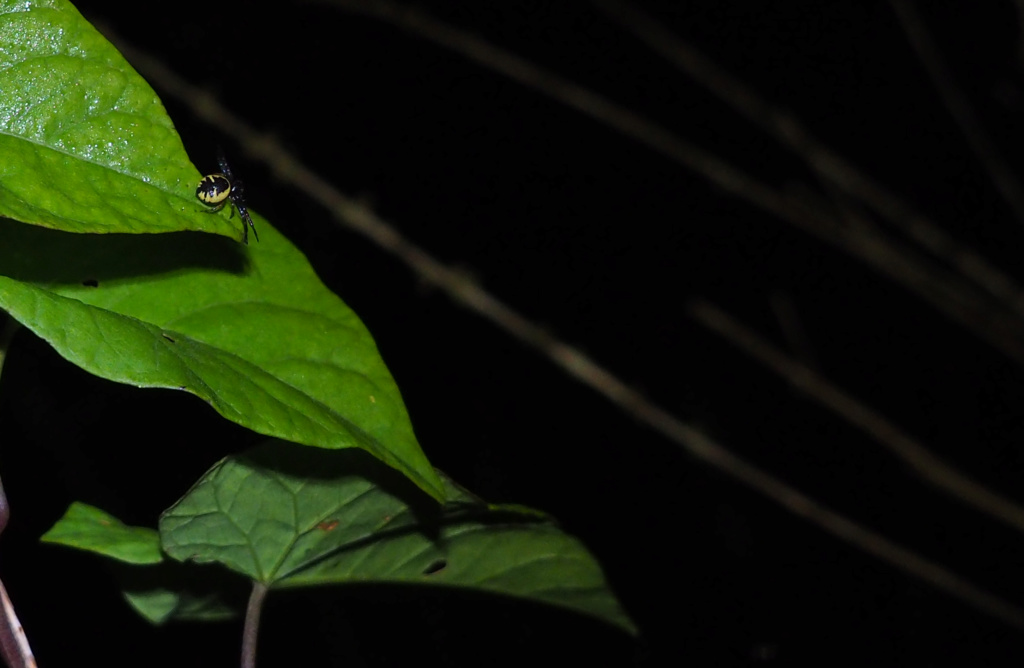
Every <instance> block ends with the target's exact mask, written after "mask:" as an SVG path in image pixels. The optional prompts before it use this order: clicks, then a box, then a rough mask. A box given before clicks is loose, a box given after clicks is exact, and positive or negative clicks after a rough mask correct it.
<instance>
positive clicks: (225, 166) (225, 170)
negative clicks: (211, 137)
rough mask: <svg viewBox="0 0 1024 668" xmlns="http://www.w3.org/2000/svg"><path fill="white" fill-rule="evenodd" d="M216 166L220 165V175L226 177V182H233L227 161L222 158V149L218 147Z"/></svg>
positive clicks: (233, 178)
mask: <svg viewBox="0 0 1024 668" xmlns="http://www.w3.org/2000/svg"><path fill="white" fill-rule="evenodd" d="M217 164H218V165H220V173H221V174H223V175H224V176H226V177H228V181H234V180H235V177H234V175H233V174H232V173H231V166H230V165H228V159H227V158H226V157H224V149H222V148H221V147H220V146H218V147H217Z"/></svg>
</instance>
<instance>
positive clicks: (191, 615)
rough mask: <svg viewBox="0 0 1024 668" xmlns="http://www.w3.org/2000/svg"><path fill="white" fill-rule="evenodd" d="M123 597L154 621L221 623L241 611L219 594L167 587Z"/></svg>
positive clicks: (135, 608) (156, 622) (162, 622)
mask: <svg viewBox="0 0 1024 668" xmlns="http://www.w3.org/2000/svg"><path fill="white" fill-rule="evenodd" d="M123 595H124V599H125V601H127V602H128V605H130V606H131V608H132V609H133V610H135V612H137V613H139V615H141V616H142V617H144V618H145V619H147V620H149V621H150V622H151V623H153V624H158V625H159V624H166V623H167V622H169V621H172V620H174V621H179V622H220V621H224V620H227V619H234V618H235V617H238V610H237V609H235V608H234V607H232V606H229V605H227V604H226V603H224V601H223V600H222V599H221V598H220V597H219V596H217V595H216V594H206V595H195V594H192V593H191V592H189V591H183V590H171V589H164V588H155V589H148V590H145V591H125V592H124V594H123Z"/></svg>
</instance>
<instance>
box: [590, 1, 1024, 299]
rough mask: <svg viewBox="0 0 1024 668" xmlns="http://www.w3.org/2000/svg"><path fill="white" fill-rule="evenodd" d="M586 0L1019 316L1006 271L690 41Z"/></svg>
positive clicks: (621, 9) (615, 4)
mask: <svg viewBox="0 0 1024 668" xmlns="http://www.w3.org/2000/svg"><path fill="white" fill-rule="evenodd" d="M591 2H592V3H593V4H594V5H595V6H597V7H598V8H599V9H601V10H602V11H604V12H605V13H606V14H607V15H608V16H610V17H612V18H613V19H614V20H616V21H617V22H619V23H620V25H622V26H623V27H624V28H626V29H628V30H630V31H632V32H633V33H634V34H635V35H636V36H637V37H638V38H639V39H640V40H641V41H642V42H643V43H644V44H646V45H647V46H648V47H649V48H651V49H652V50H653V51H655V52H656V53H658V54H660V55H661V56H662V57H664V58H665V59H666V60H667V61H669V62H670V63H672V64H673V65H675V66H676V67H677V68H679V70H680V71H682V72H684V73H686V74H687V75H688V76H690V77H691V78H692V79H693V80H694V81H696V82H697V83H699V84H701V85H702V86H704V87H705V88H706V89H707V90H708V91H709V92H711V93H713V94H714V95H715V96H717V97H718V98H719V99H720V100H722V101H723V102H725V103H727V104H728V105H729V106H730V107H731V108H732V109H733V110H734V111H735V112H736V113H738V114H740V115H741V116H743V117H744V118H746V119H747V120H749V121H751V122H752V123H754V124H756V125H757V126H758V127H760V128H761V129H762V130H764V131H765V132H767V133H768V134H769V135H770V136H772V137H774V138H775V139H776V140H777V141H779V142H780V143H781V144H783V145H784V146H787V147H789V148H790V150H792V151H793V152H794V153H796V154H797V155H799V156H800V157H801V158H802V159H803V160H804V162H805V163H806V164H807V165H808V166H809V167H810V168H811V169H813V170H814V171H815V172H817V173H818V174H820V175H821V176H822V177H823V178H825V179H827V180H829V181H830V182H832V183H834V184H835V185H836V186H837V187H838V188H840V189H842V190H843V191H845V192H848V193H849V194H851V195H853V196H854V197H857V198H859V199H860V200H862V201H863V202H865V203H866V204H867V205H868V206H870V207H871V208H872V209H873V210H875V211H876V212H877V213H878V214H879V215H881V216H883V217H884V218H885V219H886V220H888V221H889V222H890V223H891V224H893V225H895V226H897V227H898V228H899V229H900V230H902V231H903V232H904V233H905V234H907V235H908V236H909V237H910V238H912V239H914V240H915V241H916V242H917V243H919V244H921V245H922V246H923V247H924V248H926V249H927V250H928V252H930V253H932V254H933V255H934V256H935V257H937V258H939V259H941V260H942V261H944V262H946V263H948V264H950V265H951V266H953V267H955V268H956V269H957V271H959V272H960V273H961V274H963V275H964V276H965V277H967V278H969V279H970V280H972V281H974V283H976V284H977V285H978V286H979V287H981V288H982V289H984V290H985V291H986V292H988V293H989V294H991V295H992V296H994V297H996V298H997V299H999V300H1000V301H1001V302H1003V303H1004V304H1005V305H1006V306H1007V307H1008V308H1011V309H1012V310H1014V311H1015V312H1016V313H1018V314H1022V315H1024V289H1022V288H1021V287H1020V285H1018V284H1017V283H1016V282H1015V281H1014V280H1013V279H1012V278H1011V277H1010V276H1009V275H1008V274H1006V273H1005V272H1003V271H1002V270H1000V269H998V268H996V267H995V266H993V265H992V264H991V263H989V262H988V260H986V259H985V258H984V257H982V256H981V255H979V254H978V253H977V252H975V251H973V250H971V249H970V248H968V247H967V246H966V245H965V244H963V243H962V242H960V241H957V240H955V239H953V238H952V237H950V236H949V235H948V234H947V233H946V232H945V231H943V230H942V229H941V228H940V227H939V226H938V225H936V224H935V223H934V222H933V221H931V220H930V219H928V218H927V217H926V216H924V215H922V214H921V213H919V212H918V211H916V210H915V209H914V207H912V206H911V205H910V204H908V203H907V202H904V201H903V200H902V199H901V198H899V197H897V196H896V195H895V194H894V193H892V192H890V191H889V190H887V189H886V188H885V187H883V186H882V185H881V184H879V183H878V182H877V181H875V180H874V179H872V178H871V177H870V176H868V175H867V174H864V173H863V172H861V171H860V170H858V169H857V168H856V167H854V166H853V165H852V164H851V163H849V162H848V161H847V160H845V159H844V158H843V157H842V156H840V155H839V154H838V153H836V152H835V151H833V150H832V149H830V148H829V147H828V146H826V145H824V144H823V143H821V142H820V141H818V140H817V139H816V138H815V137H814V136H812V135H811V134H810V133H809V132H808V131H807V130H806V129H805V128H804V127H803V124H801V123H800V121H799V119H797V118H796V116H794V115H792V114H791V113H789V112H787V111H785V110H783V109H781V108H779V107H776V106H773V105H772V104H770V103H769V102H768V101H766V100H764V99H762V98H761V97H760V96H759V95H758V94H757V93H756V92H755V91H754V89H752V88H751V87H749V86H747V85H746V84H744V83H743V82H742V81H740V80H739V79H737V78H735V77H734V76H732V75H731V74H729V73H728V72H727V71H725V70H724V69H722V68H721V67H719V66H718V65H716V64H715V63H714V62H713V61H712V60H711V59H710V58H708V57H707V56H705V55H704V54H702V53H701V52H700V51H698V50H697V49H696V48H695V47H693V46H692V45H691V44H689V43H688V42H686V41H685V40H683V39H682V38H680V37H679V36H677V35H675V34H673V33H671V32H669V31H668V30H667V29H665V28H664V27H663V26H662V25H661V24H659V23H658V22H657V21H655V20H654V19H652V18H651V17H649V16H647V15H646V14H644V13H643V12H641V11H640V10H639V9H637V8H636V6H635V5H633V4H626V3H624V2H621V0H591Z"/></svg>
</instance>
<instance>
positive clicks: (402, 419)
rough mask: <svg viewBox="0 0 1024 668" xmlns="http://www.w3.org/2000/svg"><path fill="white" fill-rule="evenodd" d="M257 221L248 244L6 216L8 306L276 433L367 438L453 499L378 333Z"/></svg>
mask: <svg viewBox="0 0 1024 668" xmlns="http://www.w3.org/2000/svg"><path fill="white" fill-rule="evenodd" d="M257 224H258V225H260V236H261V239H262V241H261V243H259V244H253V245H252V246H249V247H241V246H239V245H238V244H235V243H232V242H229V241H227V240H224V239H220V238H218V237H212V236H209V235H197V234H172V235H162V236H160V237H153V236H146V235H120V234H117V235H72V234H64V233H61V232H55V231H51V230H46V229H42V228H38V227H32V226H28V225H19V224H16V223H12V222H9V221H3V220H0V308H2V309H3V310H5V311H7V312H8V313H10V314H11V315H12V316H13V317H14V318H15V319H17V320H18V321H19V322H21V323H22V324H23V325H25V326H26V327H27V328H29V329H31V330H32V331H33V332H35V333H36V334H37V335H38V336H40V337H41V338H43V339H45V340H46V341H47V342H49V343H50V345H52V346H53V347H54V349H55V350H56V351H57V352H58V353H59V354H60V355H62V356H63V357H64V358H65V359H67V360H68V361H70V362H72V363H73V364H76V365H77V366H79V367H81V368H83V369H85V370H86V371H88V372H90V373H93V374H95V375H97V376H101V377H103V378H107V379H110V380H113V381H117V382H120V383H127V384H131V385H136V386H138V387H163V388H172V389H179V390H185V391H187V392H191V393H193V394H195V395H196V396H199V397H201V398H202V399H204V400H205V401H207V402H208V403H209V404H210V405H211V406H213V408H214V409H215V410H217V412H218V413H220V414H221V415H223V416H224V417H226V418H227V419H229V420H232V421H234V422H237V423H238V424H241V425H243V426H245V427H248V428H249V429H252V430H254V431H257V432H259V433H261V434H266V435H268V436H275V437H278V438H283V439H285V440H289V441H294V442H296V443H302V444H305V445H313V446H318V447H323V448H350V447H358V448H362V449H364V450H366V451H367V452H369V453H370V454H372V455H374V456H375V457H377V458H379V459H380V460H382V461H383V462H385V463H386V464H388V465H389V466H393V467H395V468H396V469H398V470H400V471H401V472H402V473H404V474H405V475H407V476H409V477H410V478H411V479H412V480H413V481H414V482H415V483H416V484H417V485H419V486H420V487H421V488H422V489H423V490H424V491H426V492H427V493H429V494H431V495H433V496H434V497H435V498H437V499H439V500H442V499H443V494H444V491H443V488H442V486H441V483H440V480H439V478H438V477H437V475H436V474H435V473H434V470H433V468H432V467H431V466H430V463H429V462H428V461H427V458H426V457H425V456H424V454H423V452H422V450H421V449H420V446H419V443H417V441H416V437H415V436H414V435H413V431H412V425H411V424H410V422H409V416H408V413H407V412H406V410H405V405H404V403H403V402H402V397H401V394H400V393H399V391H398V387H397V386H396V385H395V382H394V379H393V378H392V377H391V374H390V373H389V372H388V370H387V367H386V366H385V365H384V362H383V360H381V358H380V354H379V353H378V351H377V347H376V345H375V344H374V342H373V339H372V337H371V336H370V333H369V332H368V331H367V330H366V328H365V326H364V325H363V324H362V323H361V322H360V321H359V318H358V317H357V316H356V315H355V314H354V313H353V312H352V311H351V310H350V309H349V308H348V307H347V306H345V304H344V303H342V301H341V300H340V299H338V297H337V296H336V295H334V294H333V293H332V292H330V291H329V290H328V289H327V288H326V287H324V285H323V284H322V283H321V282H320V281H319V279H318V278H317V277H316V274H315V273H314V272H313V270H312V268H310V266H309V264H308V263H307V262H306V259H305V257H303V255H302V254H301V253H300V252H299V251H298V250H297V249H296V248H295V247H294V246H292V245H291V244H290V243H289V242H288V241H287V240H286V239H285V238H284V237H283V236H281V235H280V234H279V233H277V231H276V230H274V229H273V228H272V227H271V226H270V225H269V224H268V223H267V222H266V221H264V220H262V219H258V221H257ZM15 279H17V280H15Z"/></svg>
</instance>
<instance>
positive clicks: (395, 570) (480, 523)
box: [160, 443, 635, 632]
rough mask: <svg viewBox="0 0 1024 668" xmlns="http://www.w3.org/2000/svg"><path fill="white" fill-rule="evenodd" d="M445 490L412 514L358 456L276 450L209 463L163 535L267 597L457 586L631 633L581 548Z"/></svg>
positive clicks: (189, 557) (392, 484) (545, 528)
mask: <svg viewBox="0 0 1024 668" xmlns="http://www.w3.org/2000/svg"><path fill="white" fill-rule="evenodd" d="M446 486H447V493H448V499H449V501H448V503H446V504H445V506H444V507H443V508H442V509H440V510H438V509H437V508H433V509H431V508H430V507H425V508H424V507H419V506H417V505H415V503H414V505H412V506H410V505H409V504H408V503H407V502H406V501H405V500H404V499H406V498H409V497H408V491H409V490H408V489H407V488H405V489H403V486H402V484H401V481H396V480H394V479H393V478H392V477H390V476H389V475H388V473H387V471H386V470H383V469H381V467H379V466H378V465H376V464H375V463H374V462H372V460H369V459H368V458H366V457H361V456H360V455H359V453H356V452H325V451H315V450H301V449H298V448H296V447H294V446H292V445H290V444H286V443H272V444H269V445H267V446H265V447H262V448H259V449H257V450H255V451H253V453H251V454H250V455H248V456H239V457H229V458H227V459H224V460H222V461H221V462H220V463H218V464H217V465H216V466H214V467H213V468H212V469H211V470H210V471H209V472H207V474H206V475H204V476H203V478H202V479H201V480H200V481H199V482H198V483H196V485H195V486H194V487H193V488H192V490H191V491H189V493H188V494H187V495H186V496H185V497H183V498H182V499H181V500H180V501H179V502H178V503H176V504H175V505H174V506H172V507H171V508H170V509H168V510H167V512H165V513H164V514H163V516H162V517H161V519H160V535H161V538H162V541H163V547H164V550H165V551H166V552H167V554H169V555H170V556H172V557H174V558H175V559H179V560H183V561H193V562H199V563H204V562H217V563H221V564H223V565H225V566H227V567H228V568H230V569H232V570H234V571H237V572H238V573H241V574H243V575H245V576H247V577H249V578H252V579H255V580H258V581H260V582H264V583H266V584H268V585H270V586H271V587H272V588H281V587H298V586H323V585H336V584H345V583H355V582H359V583H366V582H378V583H392V584H416V585H434V586H444V587H458V588H465V589H473V590H478V591H485V592H490V593H494V594H502V595H507V596H515V597H520V598H525V599H531V600H535V601H541V602H544V603H549V604H552V605H557V606H561V607H564V608H569V609H572V610H575V611H577V612H581V613H584V614H588V615H592V616H594V617H597V618H600V619H602V620H604V621H606V622H608V623H611V624H614V625H616V626H619V627H620V628H623V629H625V630H628V631H630V632H635V627H634V626H633V624H632V622H631V621H630V620H629V618H628V617H627V616H626V614H625V613H624V612H623V611H622V609H621V607H620V606H619V604H618V602H617V601H616V599H615V597H614V595H613V594H612V593H611V591H610V590H609V589H608V586H607V583H606V582H605V579H604V576H603V574H602V573H601V569H600V567H599V566H598V564H597V562H596V561H595V559H594V558H593V557H592V556H591V555H590V553H589V552H587V550H586V548H585V547H584V546H583V545H582V544H581V543H580V542H579V541H578V540H576V539H575V538H573V537H571V536H568V535H567V534H565V533H564V532H562V531H561V530H559V529H558V527H557V526H555V525H554V524H553V523H552V522H550V521H544V520H541V519H540V518H539V515H538V513H537V512H536V511H530V512H529V513H522V512H518V511H517V510H516V509H514V508H512V509H499V510H492V509H490V508H488V507H487V506H486V505H485V504H481V503H480V502H479V501H477V500H476V499H475V498H474V497H472V496H471V495H470V494H469V493H467V492H465V491H464V490H462V489H461V488H459V487H458V486H456V485H455V484H454V483H452V482H450V481H447V480H446ZM412 498H414V499H415V498H416V497H412Z"/></svg>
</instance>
